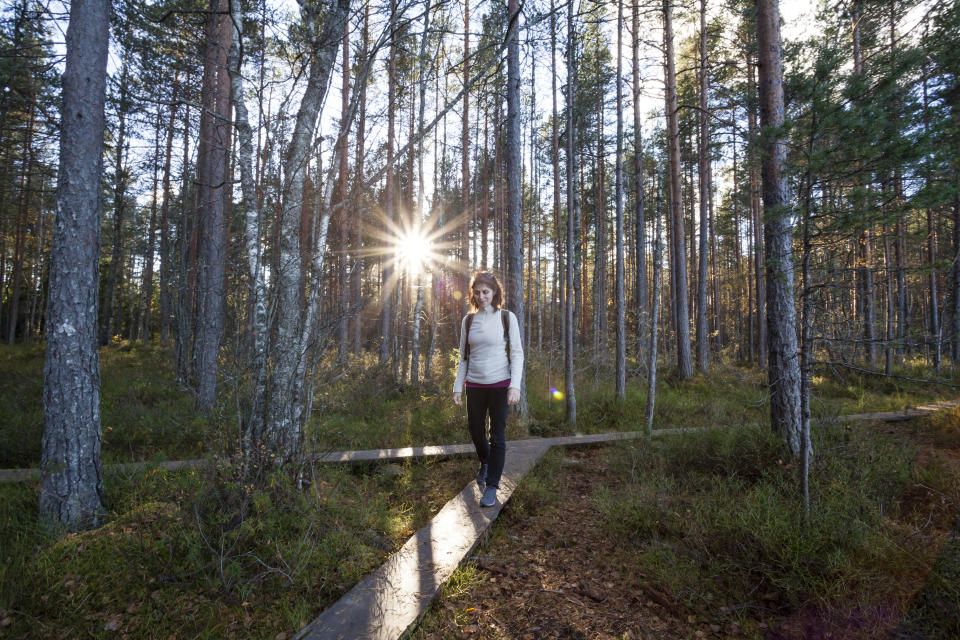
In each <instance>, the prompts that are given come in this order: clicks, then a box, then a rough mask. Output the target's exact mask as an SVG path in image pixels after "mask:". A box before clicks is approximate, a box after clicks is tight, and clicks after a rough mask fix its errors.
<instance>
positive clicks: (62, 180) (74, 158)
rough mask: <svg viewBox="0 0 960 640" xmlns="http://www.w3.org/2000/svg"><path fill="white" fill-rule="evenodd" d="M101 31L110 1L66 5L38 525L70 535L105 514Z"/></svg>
mask: <svg viewBox="0 0 960 640" xmlns="http://www.w3.org/2000/svg"><path fill="white" fill-rule="evenodd" d="M109 24H110V2H109V1H108V0H74V2H73V3H72V4H71V6H70V22H69V26H68V27H67V36H66V51H67V54H66V66H65V69H64V72H63V77H62V86H63V90H62V93H61V95H62V105H63V106H62V118H61V121H60V168H59V178H58V180H57V212H56V219H55V223H54V232H53V246H52V248H51V265H50V293H49V304H48V307H47V347H46V357H45V360H44V367H43V444H42V457H41V461H40V466H41V473H42V475H41V480H40V495H39V501H38V502H39V516H40V520H41V521H42V522H45V523H47V524H48V525H49V526H51V527H63V528H65V529H66V530H68V531H76V530H79V529H83V528H86V527H91V526H97V525H98V524H99V523H100V521H101V516H100V514H101V512H102V510H103V507H104V498H103V475H102V470H101V466H100V443H101V433H100V361H99V355H98V353H97V287H98V280H99V275H98V264H99V254H100V205H101V203H100V197H101V196H100V194H101V184H100V176H101V175H102V167H103V157H102V153H103V132H104V102H105V99H106V70H107V46H108V42H109Z"/></svg>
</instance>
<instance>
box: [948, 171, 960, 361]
mask: <svg viewBox="0 0 960 640" xmlns="http://www.w3.org/2000/svg"><path fill="white" fill-rule="evenodd" d="M953 180H954V183H955V184H956V183H957V175H956V171H955V172H954V177H953ZM952 271H953V314H952V315H953V318H952V319H953V327H952V331H951V334H953V335H952V338H953V350H952V351H951V352H950V360H951V363H952V366H953V368H954V369H956V368H957V367H958V366H960V189H956V187H955V188H954V192H953V267H952Z"/></svg>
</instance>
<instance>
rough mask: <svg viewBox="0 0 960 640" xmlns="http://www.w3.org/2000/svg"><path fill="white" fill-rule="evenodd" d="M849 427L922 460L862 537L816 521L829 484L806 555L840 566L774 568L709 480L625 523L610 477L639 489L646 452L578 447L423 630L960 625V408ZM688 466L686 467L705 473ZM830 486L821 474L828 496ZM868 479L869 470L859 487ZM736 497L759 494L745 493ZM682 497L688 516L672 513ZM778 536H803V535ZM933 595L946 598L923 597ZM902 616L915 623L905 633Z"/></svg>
mask: <svg viewBox="0 0 960 640" xmlns="http://www.w3.org/2000/svg"><path fill="white" fill-rule="evenodd" d="M838 431H839V432H841V433H846V434H855V437H856V435H863V434H866V433H868V432H873V435H875V436H877V437H878V439H879V441H883V442H885V443H886V444H888V445H891V446H894V447H901V448H902V449H903V450H906V451H909V452H910V453H909V456H908V458H909V459H908V460H905V462H906V463H907V464H908V465H909V467H910V471H909V473H908V476H907V477H905V478H904V480H905V482H903V484H902V485H900V486H899V487H898V488H897V489H896V490H889V491H887V499H888V501H889V502H888V504H887V505H886V509H882V510H881V511H880V512H877V513H875V514H873V515H874V516H875V517H873V518H871V517H864V519H863V521H862V524H863V526H864V527H865V528H866V529H869V530H870V531H869V532H866V533H863V532H861V534H860V535H855V536H854V538H856V540H855V541H853V544H850V545H845V544H843V543H840V542H839V541H833V542H832V543H831V541H830V540H829V537H830V536H823V534H824V533H825V531H823V529H822V528H821V527H820V526H819V525H820V523H818V522H816V521H818V520H820V521H821V522H822V521H824V520H826V521H829V520H830V515H829V514H819V515H818V514H817V513H816V510H817V509H820V508H822V509H824V510H826V511H830V510H833V509H835V508H836V506H837V504H836V501H831V500H830V499H829V498H825V497H818V496H816V495H815V496H814V505H813V508H814V510H815V513H814V514H813V516H812V519H813V520H814V523H813V524H812V525H811V527H810V529H809V535H810V537H811V538H814V539H816V540H815V544H814V545H813V547H812V548H811V549H810V550H809V553H810V557H809V558H807V559H806V560H807V561H808V562H809V563H811V564H814V563H821V562H823V561H829V560H830V556H834V557H833V561H834V563H835V565H836V566H834V567H832V568H827V567H825V566H820V567H819V568H817V569H811V568H810V567H803V566H798V567H795V568H792V567H780V568H778V569H774V568H772V567H765V566H764V565H765V564H766V561H769V560H772V556H771V555H770V553H769V551H764V550H762V549H759V548H755V549H750V548H749V547H750V540H749V538H748V537H747V536H743V537H742V538H741V539H739V540H738V539H737V536H732V537H730V538H729V539H727V540H724V538H725V537H727V536H729V534H730V532H729V531H726V532H725V531H720V530H719V528H720V527H717V522H715V521H714V522H711V520H712V518H713V517H714V516H715V514H713V515H712V514H709V513H708V512H709V509H710V507H709V506H706V505H707V504H708V503H709V502H711V501H712V500H713V499H715V498H716V497H717V495H716V494H713V490H712V489H711V488H710V487H709V484H710V483H706V484H703V483H699V482H694V483H691V484H688V485H686V487H684V483H683V482H680V483H677V484H675V485H674V488H675V489H676V491H675V492H674V494H673V495H671V496H662V498H661V499H662V500H663V501H664V503H663V505H662V508H661V510H660V512H659V513H658V514H653V513H651V514H648V515H650V516H651V517H652V519H653V520H657V522H654V523H653V525H654V526H653V530H652V531H650V530H648V531H643V527H642V526H633V525H627V527H626V529H624V528H623V527H622V526H620V525H622V524H623V523H622V522H621V523H619V524H613V523H611V522H610V520H611V515H613V514H618V515H620V516H623V515H624V514H623V513H622V512H621V511H619V510H618V509H616V508H614V509H612V510H611V505H610V497H611V491H613V492H614V494H616V493H617V492H618V491H622V492H629V491H630V489H628V488H627V487H630V485H636V482H637V477H636V476H634V478H633V479H631V473H634V474H636V472H637V470H636V469H635V468H633V469H627V468H626V467H625V462H626V460H625V458H627V459H629V458H631V455H630V454H625V453H624V451H622V450H620V451H618V450H617V449H614V448H611V447H600V448H591V449H569V450H566V451H563V452H556V453H555V454H553V456H552V459H551V460H549V461H547V462H545V463H542V464H541V466H540V467H539V468H538V469H537V470H536V471H535V477H534V478H532V479H531V480H530V481H529V482H527V483H525V485H523V486H522V487H521V489H520V490H518V492H517V494H515V499H514V500H513V501H511V503H508V505H507V507H506V508H505V510H504V513H503V514H502V515H501V519H500V520H499V521H498V522H497V523H496V524H495V527H494V531H493V533H492V534H491V536H490V540H489V541H488V542H487V543H486V544H484V545H482V546H481V548H479V549H478V550H477V551H476V552H475V554H474V556H473V558H472V559H471V560H470V561H469V562H468V563H466V564H465V565H464V566H463V567H462V568H461V569H460V570H459V571H458V573H457V574H456V575H455V576H454V578H453V579H452V580H451V581H450V584H449V585H448V586H447V588H446V589H445V590H444V595H443V596H442V597H441V598H439V599H438V600H437V601H436V602H435V604H434V606H433V608H432V610H431V612H430V613H429V614H428V615H427V616H426V617H425V619H424V621H423V622H422V623H421V625H420V627H419V628H418V629H417V630H416V632H415V633H414V634H413V638H414V639H415V640H440V639H444V640H446V639H449V638H478V639H483V640H504V639H511V640H540V639H563V640H581V639H582V640H587V639H590V640H594V639H596V640H608V639H609V640H614V639H616V640H633V639H641V638H645V639H653V638H658V639H671V638H765V639H767V640H800V639H821V638H822V639H827V638H836V639H844V640H846V639H851V640H853V639H868V638H891V637H903V638H953V637H960V635H958V634H960V609H958V608H957V606H958V605H960V582H958V581H957V577H958V575H957V568H958V567H960V564H958V563H960V559H955V558H954V556H955V554H956V551H957V549H956V542H957V537H958V534H960V532H958V531H957V530H956V527H957V525H958V520H957V519H958V516H960V511H958V510H960V482H958V480H960V416H958V415H957V414H956V412H953V413H952V414H948V415H943V414H941V415H939V417H935V418H923V419H921V420H915V421H911V422H905V423H880V422H877V423H871V424H868V425H864V426H861V427H839V428H838ZM825 440H826V441H829V440H830V438H827V439H825ZM847 445H850V441H849V440H847ZM853 446H855V445H853ZM667 448H669V446H668V447H667ZM753 453H756V451H754V452H753ZM825 455H828V456H829V455H831V454H830V453H827V454H825ZM855 459H856V458H855V457H852V458H850V459H849V461H851V462H852V461H854V460H855ZM635 462H638V458H636V457H634V458H633V463H635ZM631 464H632V463H631ZM774 464H776V463H774ZM829 464H830V463H827V465H829ZM681 466H682V467H684V469H682V470H678V471H679V472H680V473H692V474H693V475H696V474H697V473H698V471H697V470H694V469H692V468H691V467H690V466H689V465H681ZM784 466H785V465H784ZM700 471H703V470H702V469H701V470H700ZM745 471H746V472H747V473H749V471H748V470H747V469H745ZM786 471H787V474H786V475H787V476H789V475H792V473H791V472H790V470H789V469H787V470H786ZM902 471H903V470H902V469H901V472H902ZM711 474H712V475H713V476H714V482H722V481H723V477H722V476H723V474H722V473H721V474H716V473H715V470H714V472H712V473H711ZM817 475H818V474H817V473H816V472H815V473H814V477H815V478H816V476H817ZM823 475H824V476H829V475H833V474H832V473H830V472H827V473H825V474H823ZM823 479H825V480H826V478H823ZM933 479H936V481H935V482H934V481H932V480H933ZM828 482H829V481H828ZM927 482H929V484H927ZM748 484H749V483H748ZM757 484H763V480H760V479H757ZM618 488H619V489H618ZM740 488H745V487H740ZM754 488H755V487H754ZM818 488H820V487H818V486H817V483H816V481H815V484H814V488H813V491H814V492H815V494H816V492H817V491H818ZM864 489H865V487H864V486H863V485H862V484H861V486H859V487H857V488H854V489H853V491H852V493H857V492H858V490H860V491H862V490H864ZM745 492H746V493H750V492H751V489H750V488H746V491H745ZM720 493H721V494H723V492H722V491H721V492H720ZM711 494H713V495H711ZM621 495H622V494H621ZM796 499H797V500H799V498H796ZM681 505H683V506H686V509H683V507H682V506H681ZM727 507H728V509H729V510H737V509H744V510H749V509H750V508H751V505H750V503H749V500H736V499H734V500H731V502H730V503H729V504H728V505H727ZM668 511H673V514H672V515H673V516H674V518H669V517H668V518H663V519H662V520H660V518H661V517H662V516H663V515H664V514H665V513H666V512H668ZM677 511H682V512H683V515H682V516H680V514H678V513H677ZM783 515H784V514H782V513H781V514H776V510H775V509H774V510H771V511H770V512H768V517H773V518H776V517H783ZM864 515H866V514H864ZM626 519H629V516H628V517H627V518H626ZM671 520H673V522H671ZM635 524H636V523H635ZM611 525H612V526H611ZM766 528H767V531H766V534H767V535H770V536H776V535H777V534H778V532H777V527H776V526H775V525H774V526H769V523H768V525H767V527H766ZM951 529H953V530H952V532H951ZM779 533H780V534H782V533H783V532H782V531H780V532H779ZM701 536H702V538H701ZM710 538H712V539H710ZM878 539H882V540H883V543H882V544H880V545H879V546H881V547H882V549H884V550H890V549H895V550H896V551H895V552H894V553H890V554H887V553H884V552H881V553H877V554H873V553H870V549H869V548H868V547H869V546H870V545H872V544H876V543H877V540H878ZM772 542H773V544H784V546H787V547H789V546H791V543H792V542H793V541H791V540H789V539H781V540H774V541H772ZM948 547H951V548H948ZM774 554H775V551H774ZM838 555H839V556H843V559H841V558H839V557H838ZM908 556H913V557H908ZM665 558H666V559H667V564H668V566H667V567H665V566H664V564H663V560H664V559H665ZM751 565H752V566H751ZM943 565H946V566H943ZM935 567H936V569H935ZM804 572H809V573H811V574H817V573H818V572H819V573H820V575H813V576H803V575H802V574H803V573H804ZM951 572H952V574H951ZM871 577H872V578H875V579H878V580H879V582H875V581H874V580H872V579H871ZM791 584H792V585H793V586H794V589H793V590H790V589H789V585H791ZM925 585H926V588H925ZM931 587H932V588H931ZM924 600H927V601H930V602H928V603H927V604H932V605H933V606H927V607H924V602H923V601H924ZM944 603H946V606H944ZM951 607H952V608H951ZM923 609H926V611H923ZM898 630H899V632H901V633H904V634H905V635H903V636H896V635H895V634H896V633H897V632H898Z"/></svg>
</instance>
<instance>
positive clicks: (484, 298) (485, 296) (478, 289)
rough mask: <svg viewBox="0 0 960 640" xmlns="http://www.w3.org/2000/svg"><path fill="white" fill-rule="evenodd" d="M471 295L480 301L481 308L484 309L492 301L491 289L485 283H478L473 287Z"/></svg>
mask: <svg viewBox="0 0 960 640" xmlns="http://www.w3.org/2000/svg"><path fill="white" fill-rule="evenodd" d="M473 295H474V296H475V297H476V299H477V302H479V303H480V308H481V309H486V308H487V306H489V305H490V303H491V302H493V289H491V288H490V287H488V286H487V285H485V284H478V285H477V286H475V287H474V288H473Z"/></svg>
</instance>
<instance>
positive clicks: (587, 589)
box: [581, 584, 607, 602]
mask: <svg viewBox="0 0 960 640" xmlns="http://www.w3.org/2000/svg"><path fill="white" fill-rule="evenodd" d="M581 591H582V592H583V595H585V596H587V597H588V598H590V599H591V600H594V601H596V602H603V601H604V600H606V599H607V594H605V593H603V592H602V591H597V590H595V589H593V588H592V587H591V586H590V585H588V584H584V585H583V589H581Z"/></svg>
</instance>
